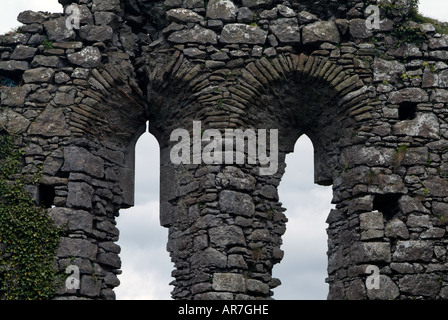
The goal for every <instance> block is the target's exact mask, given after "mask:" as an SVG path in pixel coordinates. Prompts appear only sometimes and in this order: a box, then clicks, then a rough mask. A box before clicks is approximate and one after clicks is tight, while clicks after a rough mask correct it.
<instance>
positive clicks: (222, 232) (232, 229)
mask: <svg viewBox="0 0 448 320" xmlns="http://www.w3.org/2000/svg"><path fill="white" fill-rule="evenodd" d="M208 234H209V237H210V243H211V244H213V245H215V246H217V247H229V246H236V245H242V246H245V245H246V240H245V238H244V234H243V231H242V230H241V228H240V227H238V226H222V227H216V228H211V229H210V230H208Z"/></svg>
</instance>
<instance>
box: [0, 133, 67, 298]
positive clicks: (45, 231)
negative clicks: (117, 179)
mask: <svg viewBox="0 0 448 320" xmlns="http://www.w3.org/2000/svg"><path fill="white" fill-rule="evenodd" d="M23 155H24V151H23V150H16V149H15V148H14V145H13V143H12V138H11V136H9V135H7V134H1V133H0V299H2V300H43V299H50V298H52V296H53V295H54V293H55V292H56V288H57V283H56V281H55V279H56V270H55V265H54V263H55V253H56V249H57V247H58V243H59V237H60V232H59V230H57V229H56V228H55V227H54V224H53V221H52V220H51V219H50V218H49V217H48V216H47V215H46V211H45V209H43V208H40V207H38V206H36V205H35V203H34V202H33V200H32V199H31V197H30V196H29V194H28V193H27V192H26V191H25V186H26V185H30V184H33V183H34V184H36V183H38V181H39V177H38V176H33V177H31V179H29V180H31V181H27V182H26V179H25V177H24V175H22V174H21V168H22V159H23Z"/></svg>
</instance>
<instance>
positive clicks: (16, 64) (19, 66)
mask: <svg viewBox="0 0 448 320" xmlns="http://www.w3.org/2000/svg"><path fill="white" fill-rule="evenodd" d="M28 68H29V65H28V62H26V61H0V71H12V72H14V71H25V70H27V69H28Z"/></svg>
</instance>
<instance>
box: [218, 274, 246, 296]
mask: <svg viewBox="0 0 448 320" xmlns="http://www.w3.org/2000/svg"><path fill="white" fill-rule="evenodd" d="M212 288H213V290H216V291H227V292H245V291H246V280H245V279H244V277H243V275H242V274H237V273H215V274H214V275H213V282H212Z"/></svg>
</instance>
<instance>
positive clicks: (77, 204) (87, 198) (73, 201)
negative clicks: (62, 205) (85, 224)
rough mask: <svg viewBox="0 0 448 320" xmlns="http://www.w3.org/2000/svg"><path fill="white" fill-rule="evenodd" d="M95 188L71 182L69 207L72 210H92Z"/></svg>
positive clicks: (68, 197)
mask: <svg viewBox="0 0 448 320" xmlns="http://www.w3.org/2000/svg"><path fill="white" fill-rule="evenodd" d="M93 192H94V190H93V188H92V186H91V185H89V184H87V183H85V182H69V183H68V196H67V206H68V207H71V208H80V209H87V210H89V209H92V199H93Z"/></svg>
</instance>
